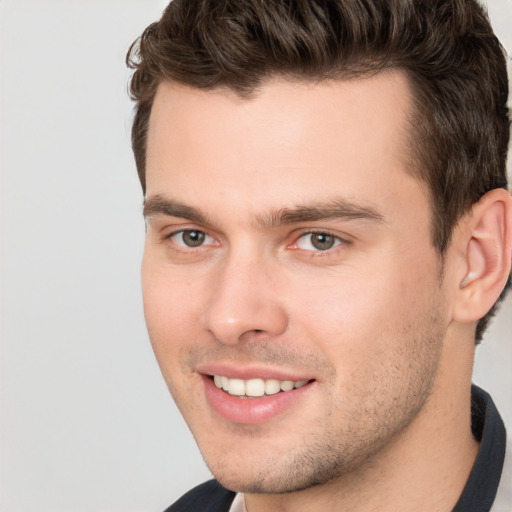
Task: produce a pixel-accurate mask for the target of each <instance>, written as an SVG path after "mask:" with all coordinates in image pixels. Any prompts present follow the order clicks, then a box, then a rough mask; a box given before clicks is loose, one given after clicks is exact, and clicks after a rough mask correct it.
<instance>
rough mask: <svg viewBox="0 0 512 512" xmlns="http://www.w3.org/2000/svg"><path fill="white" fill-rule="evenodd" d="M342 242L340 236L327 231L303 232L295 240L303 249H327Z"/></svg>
mask: <svg viewBox="0 0 512 512" xmlns="http://www.w3.org/2000/svg"><path fill="white" fill-rule="evenodd" d="M341 243H342V240H341V238H339V237H337V236H334V235H330V234H329V233H305V234H304V235H302V236H301V237H300V238H299V239H298V240H297V242H296V245H297V247H298V248H299V249H303V250H305V251H328V250H329V249H332V248H333V247H336V246H337V245H340V244H341Z"/></svg>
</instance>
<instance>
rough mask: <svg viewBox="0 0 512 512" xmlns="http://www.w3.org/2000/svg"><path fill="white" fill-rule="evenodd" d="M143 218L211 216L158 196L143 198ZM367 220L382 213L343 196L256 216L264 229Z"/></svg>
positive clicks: (200, 220)
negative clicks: (325, 222)
mask: <svg viewBox="0 0 512 512" xmlns="http://www.w3.org/2000/svg"><path fill="white" fill-rule="evenodd" d="M143 215H144V217H145V218H146V219H147V218H150V217H154V216H155V215H166V216H169V217H180V218H183V219H187V220H189V221H191V222H196V223H198V224H211V223H212V222H211V219H210V217H209V216H208V215H207V214H206V213H204V212H202V211H201V210H198V209H197V208H194V207H191V206H187V205H184V204H181V203H179V202H176V201H172V200H170V199H167V198H165V197H163V196H161V195H156V196H153V197H151V198H149V199H145V200H144V207H143ZM334 219H343V220H369V221H373V222H377V223H383V222H384V216H383V215H382V214H381V213H379V211H378V210H377V209H376V208H374V207H373V206H371V205H363V204H359V203H355V202H353V201H348V200H346V199H340V198H336V199H332V200H327V201H321V202H315V203H312V204H305V205H297V206H293V207H290V208H281V209H279V210H277V211H275V212H270V213H269V214H268V215H264V216H259V217H257V219H256V221H257V224H258V225H259V226H261V227H262V228H265V229H269V228H273V227H277V226H281V225H288V224H298V223H300V222H314V221H320V220H334Z"/></svg>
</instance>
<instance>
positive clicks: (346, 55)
mask: <svg viewBox="0 0 512 512" xmlns="http://www.w3.org/2000/svg"><path fill="white" fill-rule="evenodd" d="M127 64H128V66H129V67H131V68H133V69H134V70H135V72H134V74H133V76H132V79H131V82H130V93H131V96H132V98H133V99H134V100H135V101H136V114H135V118H134V122H133V127H132V145H133V151H134V154H135V161H136V165H137V170H138V173H139V178H140V182H141V184H142V188H143V191H144V192H145V163H146V138H147V132H148V123H149V118H150V114H151V107H152V104H153V99H154V96H155V93H156V89H157V86H158V84H159V83H160V82H162V81H165V80H170V81H175V82H179V83H183V84H187V85H190V86H192V87H197V88H200V89H215V88H221V87H225V88H228V89H230V90H233V91H235V92H236V93H238V94H239V95H240V96H242V97H250V96H251V95H253V94H254V93H256V92H257V89H258V87H259V86H260V85H261V84H262V83H263V82H264V81H265V80H267V79H268V78H269V77H276V76H282V77H286V78H290V79H292V80H301V81H318V80H326V79H350V78H353V77H356V76H361V75H363V76H364V75H367V74H372V73H377V72H379V71H381V70H384V69H399V70H402V71H404V72H405V73H406V75H407V76H408V78H409V80H410V82H411V84H412V90H413V96H414V98H413V99H414V105H415V108H414V112H413V118H414V119H413V120H412V121H411V122H412V124H413V135H412V137H411V146H412V154H413V160H414V164H413V165H411V169H410V172H411V174H412V175H414V176H415V177H417V178H418V179H420V180H422V181H423V182H425V183H426V185H427V188H428V190H429V193H430V199H431V204H432V211H433V220H432V228H431V229H432V242H433V245H434V247H436V249H437V250H438V251H439V253H440V254H441V255H442V254H444V252H445V251H446V248H447V246H448V244H449V242H450V238H451V233H452V231H453V228H454V226H455V224H456V223H457V221H458V220H459V218H460V217H461V216H462V215H463V214H464V213H465V212H467V211H468V210H469V209H470V208H471V205H472V204H474V203H475V202H477V201H478V200H479V199H480V198H481V197H482V196H483V195H484V194H485V193H486V192H488V191H489V190H492V189H494V188H507V175H506V155H507V147H508V140H509V125H510V122H509V115H508V109H507V106H506V102H507V97H508V81H507V71H506V59H505V54H504V50H503V48H502V46H501V45H500V43H499V41H498V39H497V38H496V36H495V35H494V33H493V31H492V28H491V25H490V23H489V20H488V18H487V15H486V13H485V11H484V9H483V8H482V6H481V5H480V4H479V3H478V2H477V1H475V0H174V1H172V2H171V3H170V4H169V6H168V7H167V8H166V10H165V11H164V13H163V15H162V17H161V19H160V21H158V22H156V23H152V24H151V25H149V26H148V27H147V28H146V30H145V31H144V32H143V34H142V36H141V37H140V38H139V39H137V40H136V41H135V42H134V43H133V44H132V46H131V47H130V49H129V51H128V55H127ZM508 284H510V279H509V282H508ZM507 287H508V286H507ZM507 287H506V288H507ZM504 294H505V290H504V292H503V293H502V297H501V298H503V296H504ZM494 311H495V307H493V309H491V311H490V312H489V313H488V314H487V315H486V316H485V317H484V318H482V319H481V320H480V321H479V323H478V325H477V330H476V340H477V341H480V339H481V337H482V334H483V331H484V329H485V328H486V325H487V323H488V320H489V318H490V317H491V316H492V315H493V313H494Z"/></svg>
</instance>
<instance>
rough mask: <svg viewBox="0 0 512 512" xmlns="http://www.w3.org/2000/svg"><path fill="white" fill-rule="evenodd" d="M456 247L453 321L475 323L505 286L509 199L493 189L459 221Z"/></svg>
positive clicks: (510, 241)
mask: <svg viewBox="0 0 512 512" xmlns="http://www.w3.org/2000/svg"><path fill="white" fill-rule="evenodd" d="M461 223H463V225H462V226H458V227H460V228H461V229H458V230H457V237H458V240H457V245H458V246H459V247H460V248H462V252H461V255H462V258H461V260H459V262H460V263H461V264H460V265H459V267H458V271H457V277H456V279H457V281H458V290H457V291H456V300H455V302H454V310H453V319H454V320H455V321H457V322H460V323H469V322H476V321H478V320H479V319H480V318H482V317H484V316H485V315H486V314H487V312H488V311H489V310H490V309H491V307H492V306H493V304H494V303H495V302H496V300H498V297H499V295H500V293H501V291H502V290H503V288H504V287H505V283H506V282H507V279H508V276H509V275H510V266H511V259H512V197H511V196H510V194H509V193H508V192H507V191H506V190H505V189H494V190H491V191H490V192H488V193H487V194H485V195H484V196H483V197H482V198H481V199H480V201H478V203H476V204H474V205H473V207H472V209H471V212H470V213H469V214H468V215H466V216H464V218H463V219H462V220H461Z"/></svg>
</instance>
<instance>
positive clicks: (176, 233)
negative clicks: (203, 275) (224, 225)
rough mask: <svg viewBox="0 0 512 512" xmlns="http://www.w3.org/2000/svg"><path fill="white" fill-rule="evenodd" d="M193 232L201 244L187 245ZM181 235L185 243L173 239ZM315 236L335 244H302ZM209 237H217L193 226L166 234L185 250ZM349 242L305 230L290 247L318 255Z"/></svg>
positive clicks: (168, 238)
mask: <svg viewBox="0 0 512 512" xmlns="http://www.w3.org/2000/svg"><path fill="white" fill-rule="evenodd" d="M193 233H196V234H198V235H199V238H201V237H203V240H201V241H200V244H199V245H196V246H194V245H187V244H186V243H185V242H184V241H183V237H184V236H185V235H186V234H193ZM180 235H181V241H182V242H183V243H179V242H177V241H176V240H173V239H174V238H175V237H178V236H180ZM314 236H324V237H327V238H328V239H331V240H332V242H333V245H331V246H330V247H327V248H325V249H320V248H318V247H316V248H315V249H316V250H315V249H306V248H304V247H301V246H300V241H301V240H305V239H306V238H307V237H310V238H309V243H310V244H311V245H313V243H312V242H311V238H312V237H314ZM208 239H210V240H212V241H214V242H215V239H214V238H213V237H211V236H210V235H208V233H206V232H205V231H203V230H201V229H192V228H191V229H180V230H178V231H173V232H172V233H169V234H168V235H166V236H165V240H170V241H171V242H173V244H175V245H176V246H178V247H179V248H180V249H179V250H185V251H195V250H200V249H201V248H204V247H205V245H206V244H205V243H203V241H204V240H208ZM210 243H211V242H210ZM347 243H349V242H348V241H347V240H345V239H343V238H341V237H340V236H338V235H335V234H333V233H330V232H329V231H321V230H319V231H304V232H302V233H300V235H299V236H298V237H297V238H296V239H295V241H294V242H293V243H292V244H291V245H289V246H288V247H290V248H291V249H294V250H302V251H305V252H310V253H312V255H315V256H317V255H324V254H328V253H329V252H330V251H332V250H333V249H335V248H336V247H339V246H340V245H346V244H347ZM215 245H217V243H215Z"/></svg>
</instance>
